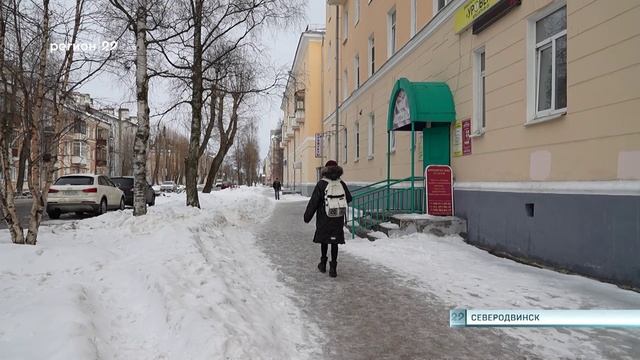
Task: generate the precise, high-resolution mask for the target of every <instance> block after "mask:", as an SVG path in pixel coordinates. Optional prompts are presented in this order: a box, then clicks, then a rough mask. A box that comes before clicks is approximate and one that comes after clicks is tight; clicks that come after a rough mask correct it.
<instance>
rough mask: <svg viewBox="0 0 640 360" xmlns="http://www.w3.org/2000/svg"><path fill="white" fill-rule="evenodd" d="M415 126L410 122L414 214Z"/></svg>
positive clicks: (412, 204)
mask: <svg viewBox="0 0 640 360" xmlns="http://www.w3.org/2000/svg"><path fill="white" fill-rule="evenodd" d="M415 131H416V124H415V123H414V122H413V121H411V212H412V213H413V212H415V203H416V202H415V197H416V195H415V191H414V187H415V185H414V181H415V173H416V170H415V157H416V136H415Z"/></svg>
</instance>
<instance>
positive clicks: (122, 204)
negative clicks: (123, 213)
mask: <svg viewBox="0 0 640 360" xmlns="http://www.w3.org/2000/svg"><path fill="white" fill-rule="evenodd" d="M119 209H120V210H124V198H120V207H119Z"/></svg>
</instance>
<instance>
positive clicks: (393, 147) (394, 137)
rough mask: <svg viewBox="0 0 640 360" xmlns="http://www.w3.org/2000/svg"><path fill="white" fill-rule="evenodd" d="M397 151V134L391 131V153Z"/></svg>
mask: <svg viewBox="0 0 640 360" xmlns="http://www.w3.org/2000/svg"><path fill="white" fill-rule="evenodd" d="M394 151H396V132H395V131H391V152H394Z"/></svg>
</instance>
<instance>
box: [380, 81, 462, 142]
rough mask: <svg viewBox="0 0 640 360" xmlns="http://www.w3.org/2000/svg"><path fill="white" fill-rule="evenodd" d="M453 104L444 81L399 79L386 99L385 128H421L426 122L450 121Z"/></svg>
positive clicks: (454, 116)
mask: <svg viewBox="0 0 640 360" xmlns="http://www.w3.org/2000/svg"><path fill="white" fill-rule="evenodd" d="M455 118H456V110H455V105H454V103H453V96H452V94H451V90H449V86H448V85H447V84H446V83H444V82H411V81H409V80H407V79H406V78H401V79H399V80H398V81H397V82H396V84H395V86H394V87H393V90H392V91H391V97H390V98H389V112H388V115H387V130H390V131H398V130H400V131H410V130H411V128H412V126H411V125H412V123H413V125H414V127H413V129H414V130H422V129H423V128H425V127H427V123H452V122H454V121H455Z"/></svg>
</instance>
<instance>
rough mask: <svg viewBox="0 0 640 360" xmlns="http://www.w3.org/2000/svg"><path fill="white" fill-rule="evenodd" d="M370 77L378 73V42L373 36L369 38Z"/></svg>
mask: <svg viewBox="0 0 640 360" xmlns="http://www.w3.org/2000/svg"><path fill="white" fill-rule="evenodd" d="M368 52H369V77H371V76H372V75H373V74H374V73H375V72H376V42H375V39H374V37H373V34H372V35H371V36H369V51H368Z"/></svg>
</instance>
